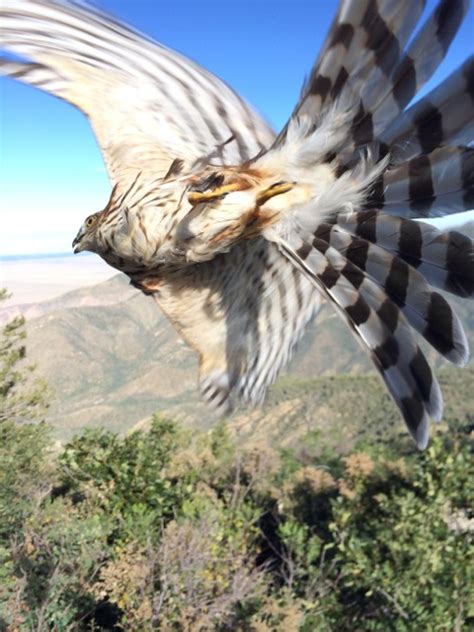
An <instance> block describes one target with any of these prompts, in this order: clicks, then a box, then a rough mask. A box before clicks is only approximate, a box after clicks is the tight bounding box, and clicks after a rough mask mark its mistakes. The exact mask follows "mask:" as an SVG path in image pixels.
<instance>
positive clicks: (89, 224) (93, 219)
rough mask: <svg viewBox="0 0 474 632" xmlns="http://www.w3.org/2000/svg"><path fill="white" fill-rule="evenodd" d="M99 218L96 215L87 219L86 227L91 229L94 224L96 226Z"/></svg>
mask: <svg viewBox="0 0 474 632" xmlns="http://www.w3.org/2000/svg"><path fill="white" fill-rule="evenodd" d="M96 219H97V217H96V216H95V215H90V216H89V217H88V218H87V219H86V226H87V228H90V227H91V226H92V225H93V224H95V221H96Z"/></svg>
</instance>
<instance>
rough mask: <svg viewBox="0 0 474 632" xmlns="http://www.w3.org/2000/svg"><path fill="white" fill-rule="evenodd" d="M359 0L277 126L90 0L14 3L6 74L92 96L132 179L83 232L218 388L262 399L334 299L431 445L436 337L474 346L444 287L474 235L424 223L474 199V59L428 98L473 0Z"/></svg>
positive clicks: (115, 168) (346, 1)
mask: <svg viewBox="0 0 474 632" xmlns="http://www.w3.org/2000/svg"><path fill="white" fill-rule="evenodd" d="M424 4H425V2H424V0H403V1H398V2H394V1H393V0H343V1H342V2H341V4H340V7H339V10H338V12H337V14H336V17H335V19H334V22H333V24H332V27H331V29H330V31H329V34H328V36H327V39H326V41H325V43H324V45H323V47H322V50H321V53H320V55H319V57H318V59H317V61H316V63H315V64H314V66H313V68H312V70H311V72H310V75H309V78H308V80H307V81H306V83H305V85H304V86H303V89H302V92H301V96H300V99H299V101H298V103H297V104H296V106H295V109H294V111H293V113H292V115H291V117H290V119H289V120H288V122H287V124H286V125H285V127H284V129H283V130H282V131H281V132H280V133H279V134H278V135H275V134H274V133H273V131H272V130H271V129H270V127H269V126H268V125H267V124H266V123H265V122H264V121H263V120H262V119H261V118H260V117H259V116H258V115H257V114H256V113H255V112H254V111H253V110H252V109H251V108H250V107H249V106H248V105H247V104H246V103H245V102H244V101H243V100H242V99H241V98H240V97H239V96H238V95H237V94H236V93H235V92H233V91H232V89H231V88H229V87H228V86H227V85H226V84H225V83H224V82H222V81H221V80H220V79H218V78H217V77H215V76H214V75H212V74H211V73H209V72H207V71H206V70H204V69H203V68H201V67H200V66H198V65H197V64H195V63H194V62H192V61H190V60H189V59H186V58H184V57H183V56H181V55H179V54H178V53H176V52H173V51H171V50H169V49H167V48H165V47H164V46H161V45H160V44H157V43H155V42H153V41H151V40H150V39H147V38H146V37H144V36H143V35H141V34H139V33H137V32H135V31H133V30H131V29H130V28H128V27H127V26H125V25H123V24H121V23H119V22H117V21H115V20H114V19H113V18H112V17H110V16H108V15H106V14H104V13H102V12H101V11H99V10H97V9H95V8H92V7H89V6H87V5H85V4H84V3H82V2H75V1H74V0H70V1H67V0H64V1H62V0H3V2H2V6H1V9H0V17H1V38H2V42H3V47H4V48H5V50H6V51H7V53H13V54H14V56H13V57H12V56H11V55H10V56H9V55H8V54H7V55H6V56H5V57H4V58H3V59H2V62H1V64H2V65H1V71H2V73H3V74H5V75H8V76H10V77H13V78H16V79H18V80H20V81H23V82H25V83H28V84H31V85H34V86H37V87H38V88H41V89H43V90H46V91H47V92H49V93H51V94H54V95H56V96H58V97H60V98H62V99H64V100H66V101H68V102H70V103H72V104H74V105H75V106H76V107H78V108H79V109H80V110H81V111H82V112H83V113H84V114H85V115H86V116H87V117H88V118H89V120H90V123H91V125H92V128H93V130H94V132H95V134H96V136H97V139H98V142H99V145H100V147H101V149H102V152H103V155H104V158H105V162H106V165H107V168H108V172H109V174H110V178H111V180H112V183H113V189H112V193H111V196H110V200H109V202H108V204H107V206H106V208H105V209H103V210H101V211H100V212H98V213H94V214H92V215H90V216H89V217H87V219H86V220H85V222H84V224H83V226H82V227H81V228H80V230H79V232H78V234H77V236H76V238H75V239H74V242H73V246H74V248H75V252H78V251H82V250H89V251H92V252H95V253H97V254H98V255H100V256H101V257H102V258H103V259H104V260H105V261H106V262H107V263H109V264H110V265H111V266H113V267H115V268H117V269H118V270H121V271H122V272H124V273H125V274H127V275H128V276H129V277H130V280H131V282H132V283H133V284H134V285H135V286H136V287H137V288H140V289H141V290H142V291H143V292H145V293H146V294H149V295H150V296H152V297H153V299H154V300H155V301H156V302H157V303H158V305H159V306H160V308H161V309H162V310H163V311H164V313H165V314H166V315H167V316H168V317H169V319H170V320H171V322H172V323H173V324H174V326H175V327H176V329H177V330H178V332H179V333H180V334H181V335H182V337H183V338H184V339H185V340H186V341H187V342H188V343H189V345H191V346H192V347H193V348H194V349H195V350H196V351H197V353H198V354H199V359H200V388H201V392H202V395H203V397H204V398H205V399H206V400H207V401H208V402H210V403H212V404H213V405H214V406H215V407H217V408H218V409H220V410H221V411H225V410H227V409H228V407H229V406H230V402H231V401H232V400H233V399H234V398H235V397H237V398H238V397H240V398H242V399H243V400H245V401H246V402H249V403H252V404H255V403H259V402H261V401H262V400H263V398H264V395H265V391H266V389H267V387H268V385H269V384H271V383H272V382H273V381H274V380H275V378H276V376H277V375H278V373H279V371H280V369H281V368H282V367H283V366H284V365H285V364H286V363H287V361H288V359H289V358H290V356H291V354H292V352H293V350H294V348H295V345H296V343H297V342H298V340H299V339H300V338H301V336H302V334H303V332H304V330H305V327H306V325H307V323H308V322H309V321H310V320H311V318H312V317H313V316H314V314H315V312H316V311H317V309H318V307H319V304H320V299H321V298H323V299H325V300H326V301H327V302H328V303H330V304H331V305H332V306H333V308H334V309H335V310H336V312H337V313H338V314H339V315H340V316H341V317H342V318H343V319H344V321H345V322H346V323H347V325H348V326H349V327H350V328H351V330H352V332H353V334H354V335H355V337H356V338H357V340H358V341H359V342H360V344H361V345H362V347H363V348H364V349H365V350H366V351H367V352H368V353H369V354H370V357H371V358H372V360H373V363H374V365H375V367H376V368H377V370H378V371H379V373H380V374H381V376H382V378H383V380H384V382H385V384H386V386H387V388H388V391H389V392H390V394H391V396H392V398H393V399H394V401H395V403H396V404H397V405H398V407H399V409H400V411H401V414H402V415H403V417H404V419H405V421H406V423H407V426H408V428H409V430H410V432H411V434H412V435H413V437H414V438H415V441H416V443H417V445H418V446H419V447H420V448H423V447H424V446H426V444H427V441H428V427H429V421H430V419H433V420H439V419H440V418H441V415H442V409H443V402H442V395H441V391H440V388H439V385H438V382H437V380H436V377H435V376H434V375H433V372H432V370H431V368H430V366H429V364H428V362H427V360H426V358H425V355H424V353H423V351H422V350H421V348H420V346H419V344H418V337H417V334H420V335H421V337H423V338H424V339H425V340H426V341H427V342H428V343H429V344H430V345H431V346H432V347H434V348H435V349H436V350H437V351H438V352H439V353H440V354H441V355H442V356H444V357H445V358H447V359H448V360H450V361H451V362H452V363H454V364H456V365H463V364H465V363H466V362H467V360H468V345H467V341H466V336H465V334H464V331H463V328H462V325H461V323H460V321H459V319H458V317H457V316H456V314H455V312H454V310H453V309H452V307H451V306H450V304H449V302H448V301H447V300H446V298H445V296H444V294H441V293H440V292H438V291H437V289H441V290H445V291H447V292H450V293H452V294H455V295H458V296H461V297H472V295H473V291H474V265H473V264H474V261H473V260H474V255H473V243H472V241H471V240H470V239H469V238H468V237H466V236H465V235H463V234H461V233H460V232H456V231H447V232H440V231H439V230H438V229H436V228H434V227H433V226H432V225H430V224H428V223H423V222H419V221H415V219H417V218H430V217H436V216H441V215H445V214H449V213H455V212H460V211H464V210H468V209H470V208H473V206H474V195H473V179H474V176H473V173H474V160H473V154H474V149H473V148H472V141H473V138H474V123H473V111H474V105H473V102H474V58H473V57H471V58H469V59H468V60H467V61H466V62H465V63H464V64H463V65H462V66H461V67H460V68H459V69H458V70H456V71H455V72H454V73H453V74H452V75H451V76H450V77H449V78H447V79H446V80H445V81H444V82H443V83H442V84H441V85H440V86H438V87H437V88H436V89H434V90H433V91H432V92H430V93H429V94H428V95H427V96H425V97H424V98H422V99H421V100H418V101H417V102H416V103H415V104H414V105H410V103H411V102H412V100H413V97H414V96H415V95H416V94H417V92H418V91H419V90H420V88H421V87H422V86H423V85H424V84H425V83H426V81H427V80H428V79H430V77H431V76H432V74H433V72H434V71H435V69H436V68H437V67H438V65H439V64H440V62H441V61H442V59H443V57H444V56H445V54H446V51H447V50H448V48H449V46H450V44H451V42H452V40H453V38H454V36H455V35H456V32H457V30H458V28H459V25H460V24H461V22H462V20H463V18H464V16H465V14H466V11H467V6H468V3H467V2H466V1H464V0H441V1H440V2H439V4H438V5H437V7H436V9H435V10H434V11H433V13H432V14H431V15H430V16H429V17H428V18H427V19H426V21H425V22H424V23H422V24H421V23H420V21H421V14H422V12H423V8H424Z"/></svg>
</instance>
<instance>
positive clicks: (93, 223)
mask: <svg viewBox="0 0 474 632" xmlns="http://www.w3.org/2000/svg"><path fill="white" fill-rule="evenodd" d="M102 213H103V211H99V212H98V213H93V214H92V215H89V217H87V218H86V220H85V222H84V223H83V224H82V226H81V227H80V229H79V232H78V233H77V235H76V236H75V238H74V241H73V242H72V247H73V248H74V254H77V253H78V252H82V251H83V250H89V251H90V252H98V249H97V246H98V244H97V239H96V231H97V226H98V224H99V221H100V216H101V214H102ZM99 254H100V253H99Z"/></svg>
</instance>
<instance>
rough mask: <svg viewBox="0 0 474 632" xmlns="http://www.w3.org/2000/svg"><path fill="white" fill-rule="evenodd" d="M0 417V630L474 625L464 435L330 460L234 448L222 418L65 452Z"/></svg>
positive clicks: (95, 437)
mask: <svg viewBox="0 0 474 632" xmlns="http://www.w3.org/2000/svg"><path fill="white" fill-rule="evenodd" d="M2 430H3V439H4V441H2V444H1V447H0V479H1V483H2V485H1V492H0V494H1V496H0V502H1V505H0V506H1V507H2V512H1V514H0V515H1V524H0V534H1V535H0V537H1V549H0V550H1V555H2V571H1V573H2V577H1V579H2V583H1V588H0V604H1V606H0V607H1V611H2V613H3V614H2V617H3V625H4V627H5V628H7V626H9V629H12V630H25V631H26V630H100V629H103V630H111V629H115V630H120V629H123V630H151V629H163V630H212V629H215V630H256V631H263V630H278V629H281V630H308V631H309V630H338V631H339V630H380V631H382V630H383V631H385V630H407V631H408V630H414V629H420V630H421V629H422V630H433V631H435V630H436V631H438V630H456V629H458V630H461V628H462V626H463V624H466V622H467V621H468V618H469V616H470V614H469V603H472V598H471V599H470V595H469V589H470V578H469V570H470V568H472V562H473V560H472V553H471V550H472V548H470V545H471V547H472V542H470V536H471V535H472V531H473V521H472V518H470V515H469V509H468V508H469V507H470V506H472V499H473V496H474V490H473V482H472V477H470V476H469V463H470V459H471V457H472V454H471V450H472V440H471V438H470V437H469V436H468V435H467V434H462V433H461V432H460V433H458V434H457V435H455V436H450V435H448V434H443V433H440V434H439V435H438V436H437V437H436V438H435V439H434V440H433V441H432V443H431V446H430V447H429V449H428V450H427V452H426V453H423V454H418V453H412V454H411V455H405V456H404V457H403V458H401V457H399V458H398V459H396V460H394V459H393V458H389V457H388V456H386V455H384V454H383V451H382V450H381V449H380V446H379V447H378V449H377V455H376V456H373V455H371V454H370V453H369V452H368V451H367V450H366V451H364V452H354V453H352V454H349V455H346V456H343V457H341V458H338V459H335V460H334V463H333V465H331V467H324V466H322V465H321V464H320V463H317V462H314V463H308V462H307V461H308V459H307V458H305V463H300V462H299V460H298V455H295V454H292V455H289V454H288V452H286V453H285V454H282V455H280V454H278V453H276V452H274V451H272V450H270V449H268V448H264V447H262V449H261V450H258V451H257V450H247V451H245V450H237V448H236V447H235V446H234V445H233V443H232V441H231V440H230V438H229V435H228V433H227V432H226V429H225V426H222V425H221V426H218V427H217V429H216V430H215V431H213V432H212V433H210V434H208V435H207V436H205V435H202V436H198V437H196V436H193V437H191V436H190V435H189V434H186V433H184V432H182V431H180V430H179V429H178V427H177V426H176V425H175V424H173V423H171V422H169V421H167V420H163V419H160V418H159V417H156V418H155V420H154V421H153V423H152V425H151V428H150V430H149V431H148V432H137V433H133V434H131V435H129V436H126V437H122V438H121V437H118V436H116V435H113V434H111V433H108V432H105V431H102V430H101V431H94V432H88V433H86V434H85V435H82V436H80V437H77V438H76V439H74V440H73V441H72V442H70V443H69V444H68V445H67V446H65V447H64V449H62V451H61V452H60V453H59V454H56V455H55V456H52V455H51V453H50V452H49V451H48V448H47V445H48V442H47V434H46V432H47V431H46V429H45V428H44V427H42V426H35V427H32V426H21V425H20V426H18V425H17V426H14V425H13V424H12V425H9V424H6V422H5V423H4V424H3V426H2ZM387 453H388V451H387ZM12 455H13V457H12ZM290 456H291V467H289V465H288V461H289V459H290ZM10 508H11V509H12V511H9V509H10ZM470 556H471V557H470ZM471 587H472V584H471ZM471 616H472V614H471Z"/></svg>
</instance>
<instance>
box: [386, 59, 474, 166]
mask: <svg viewBox="0 0 474 632" xmlns="http://www.w3.org/2000/svg"><path fill="white" fill-rule="evenodd" d="M473 121H474V56H471V57H469V58H468V59H467V60H466V61H465V62H464V63H463V65H462V66H461V67H460V68H458V69H457V70H456V71H455V72H453V73H452V74H451V75H450V76H449V77H448V78H447V79H446V80H445V81H444V82H443V83H442V84H440V85H439V86H438V87H437V88H435V89H434V90H432V91H431V92H430V93H429V94H428V95H427V96H426V97H424V98H423V99H421V100H420V101H418V102H417V103H415V105H413V106H412V107H410V108H409V109H408V110H406V112H404V113H403V114H402V115H401V116H399V117H398V118H397V119H396V120H395V121H394V122H393V123H392V124H391V125H390V126H388V127H387V128H386V129H385V130H384V131H383V132H381V134H380V136H379V138H378V140H379V141H380V142H382V143H383V144H384V145H385V146H386V147H387V148H389V149H390V158H391V162H392V163H393V164H401V163H403V162H406V161H407V160H410V159H411V158H413V157H415V156H419V155H422V154H429V153H431V152H433V151H434V150H435V149H438V147H444V146H447V145H467V144H469V143H470V142H471V141H472V138H473V132H474V126H473Z"/></svg>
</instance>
